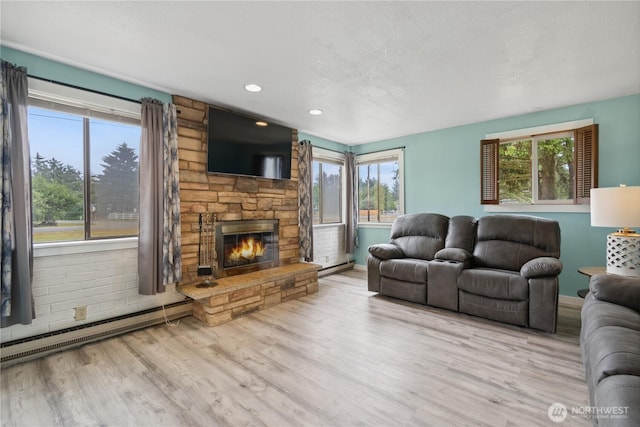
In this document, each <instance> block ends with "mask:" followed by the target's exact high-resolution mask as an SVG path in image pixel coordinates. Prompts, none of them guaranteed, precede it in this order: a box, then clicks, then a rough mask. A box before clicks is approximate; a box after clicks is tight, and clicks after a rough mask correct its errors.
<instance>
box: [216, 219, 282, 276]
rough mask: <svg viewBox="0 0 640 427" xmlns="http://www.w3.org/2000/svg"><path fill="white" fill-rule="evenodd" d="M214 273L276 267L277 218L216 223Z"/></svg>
mask: <svg viewBox="0 0 640 427" xmlns="http://www.w3.org/2000/svg"><path fill="white" fill-rule="evenodd" d="M216 252H217V255H218V256H217V260H216V262H217V272H218V275H219V277H226V276H233V275H236V274H243V273H248V272H251V271H257V270H262V269H265V268H273V267H277V266H278V259H279V257H278V220H277V219H276V220H243V221H220V222H217V223H216Z"/></svg>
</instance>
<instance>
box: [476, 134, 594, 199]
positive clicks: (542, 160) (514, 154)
mask: <svg viewBox="0 0 640 427" xmlns="http://www.w3.org/2000/svg"><path fill="white" fill-rule="evenodd" d="M572 124H580V123H572ZM582 124H584V123H582ZM563 126H566V127H565V128H564V129H565V130H558V128H561V127H563ZM570 126H571V124H558V125H550V126H547V127H540V128H534V129H526V130H522V131H513V132H512V133H511V134H509V133H505V134H503V135H501V137H500V138H495V139H487V140H483V141H481V143H480V150H481V158H480V169H481V202H482V204H499V205H553V204H585V203H588V199H589V192H590V189H591V188H595V187H597V165H598V150H597V148H598V144H597V136H598V127H597V125H596V124H589V125H588V126H582V127H579V128H571V127H570ZM536 132H539V133H536ZM518 133H520V134H524V135H526V136H517V134H518Z"/></svg>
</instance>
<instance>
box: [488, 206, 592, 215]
mask: <svg viewBox="0 0 640 427" xmlns="http://www.w3.org/2000/svg"><path fill="white" fill-rule="evenodd" d="M484 211H485V212H496V213H498V212H500V213H507V212H516V213H525V212H531V213H541V212H557V213H587V214H588V213H590V212H591V206H590V205H559V204H558V205H555V204H552V205H518V204H507V205H485V206H484Z"/></svg>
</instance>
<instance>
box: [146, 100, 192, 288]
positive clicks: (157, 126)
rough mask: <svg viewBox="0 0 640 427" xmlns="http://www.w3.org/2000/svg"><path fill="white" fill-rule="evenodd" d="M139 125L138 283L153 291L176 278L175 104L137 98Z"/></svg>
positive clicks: (179, 272)
mask: <svg viewBox="0 0 640 427" xmlns="http://www.w3.org/2000/svg"><path fill="white" fill-rule="evenodd" d="M141 128H142V129H141V136H140V196H139V197H140V199H139V203H140V230H139V236H138V281H139V292H140V294H142V295H155V294H157V293H161V292H164V291H165V285H167V284H170V283H175V282H177V281H178V280H180V279H181V278H182V269H181V268H182V267H181V252H180V192H179V186H178V178H179V176H178V137H177V115H176V108H175V106H174V105H173V104H167V105H163V104H162V103H161V102H160V101H158V100H155V99H150V98H145V99H143V100H142V117H141Z"/></svg>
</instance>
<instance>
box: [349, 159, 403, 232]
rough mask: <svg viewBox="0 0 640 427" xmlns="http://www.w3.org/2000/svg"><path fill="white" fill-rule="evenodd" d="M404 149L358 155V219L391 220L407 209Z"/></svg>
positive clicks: (379, 221)
mask: <svg viewBox="0 0 640 427" xmlns="http://www.w3.org/2000/svg"><path fill="white" fill-rule="evenodd" d="M403 164H404V159H403V150H402V149H395V150H387V151H380V152H377V153H370V154H362V155H359V156H357V157H356V167H357V170H358V171H357V176H358V222H359V223H391V222H393V221H394V220H395V219H396V218H397V217H398V216H399V215H402V214H403V213H404V178H403Z"/></svg>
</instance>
